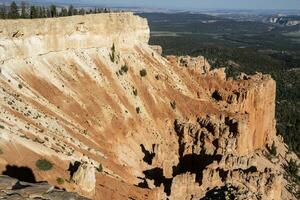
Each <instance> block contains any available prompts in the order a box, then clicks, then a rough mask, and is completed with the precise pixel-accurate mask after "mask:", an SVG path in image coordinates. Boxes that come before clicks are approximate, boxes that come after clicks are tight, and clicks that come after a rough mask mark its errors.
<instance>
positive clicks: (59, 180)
mask: <svg viewBox="0 0 300 200" xmlns="http://www.w3.org/2000/svg"><path fill="white" fill-rule="evenodd" d="M56 182H57V184H59V185H62V184H64V183H65V179H63V178H60V177H59V178H57V179H56Z"/></svg>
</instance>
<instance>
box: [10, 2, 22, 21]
mask: <svg viewBox="0 0 300 200" xmlns="http://www.w3.org/2000/svg"><path fill="white" fill-rule="evenodd" d="M19 17H20V15H19V11H18V6H17V4H16V2H14V1H13V2H12V3H11V4H10V11H9V18H11V19H18V18H19Z"/></svg>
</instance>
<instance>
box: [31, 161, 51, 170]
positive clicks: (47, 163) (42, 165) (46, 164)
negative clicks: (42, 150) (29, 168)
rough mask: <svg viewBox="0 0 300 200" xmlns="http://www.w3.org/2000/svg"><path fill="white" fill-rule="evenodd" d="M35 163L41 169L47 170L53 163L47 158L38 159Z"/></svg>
mask: <svg viewBox="0 0 300 200" xmlns="http://www.w3.org/2000/svg"><path fill="white" fill-rule="evenodd" d="M35 165H36V166H37V167H38V168H39V169H40V170H42V171H48V170H51V169H52V168H53V164H52V163H51V162H50V161H48V160H47V159H39V160H37V161H36V163H35Z"/></svg>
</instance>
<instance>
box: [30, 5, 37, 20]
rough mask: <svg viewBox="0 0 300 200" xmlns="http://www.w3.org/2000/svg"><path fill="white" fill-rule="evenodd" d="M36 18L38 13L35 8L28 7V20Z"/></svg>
mask: <svg viewBox="0 0 300 200" xmlns="http://www.w3.org/2000/svg"><path fill="white" fill-rule="evenodd" d="M37 17H38V12H37V9H36V7H35V6H30V19H34V18H37Z"/></svg>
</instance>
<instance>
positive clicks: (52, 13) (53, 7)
mask: <svg viewBox="0 0 300 200" xmlns="http://www.w3.org/2000/svg"><path fill="white" fill-rule="evenodd" d="M50 13H51V17H57V10H56V6H55V5H51V6H50Z"/></svg>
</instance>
